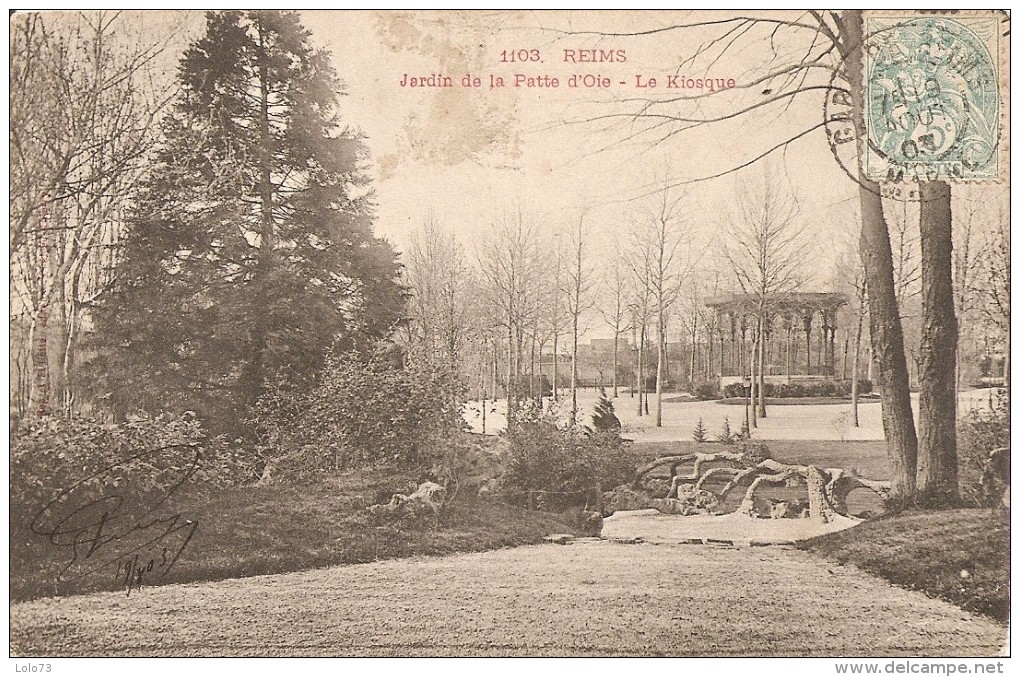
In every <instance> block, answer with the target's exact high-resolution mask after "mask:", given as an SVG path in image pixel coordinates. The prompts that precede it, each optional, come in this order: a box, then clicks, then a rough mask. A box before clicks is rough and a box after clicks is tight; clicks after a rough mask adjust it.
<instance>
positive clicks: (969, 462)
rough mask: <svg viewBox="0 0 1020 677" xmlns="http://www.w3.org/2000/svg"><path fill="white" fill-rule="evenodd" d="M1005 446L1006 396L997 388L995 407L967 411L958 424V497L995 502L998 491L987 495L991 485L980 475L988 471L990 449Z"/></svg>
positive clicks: (971, 501) (983, 503)
mask: <svg viewBox="0 0 1020 677" xmlns="http://www.w3.org/2000/svg"><path fill="white" fill-rule="evenodd" d="M1008 446H1009V397H1007V396H1006V394H1005V392H1004V391H1000V393H999V398H998V400H997V401H996V404H995V407H994V408H992V409H975V410H973V411H970V412H968V413H967V414H966V415H965V416H963V417H962V418H961V419H960V421H959V423H958V424H957V429H956V453H957V458H958V461H959V465H958V468H959V483H960V498H962V499H963V501H964V502H965V503H967V504H968V505H977V506H986V505H995V503H997V502H998V500H999V498H1000V496H1001V492H996V493H998V494H999V495H989V491H990V489H991V487H986V486H985V485H984V484H982V481H981V478H982V476H983V475H984V474H985V471H986V470H989V467H988V466H989V462H990V460H991V459H990V454H991V452H992V451H994V450H995V449H998V448H1000V447H1008ZM992 470H994V469H992ZM1008 477H1009V474H1008V470H1007V472H1006V478H1008Z"/></svg>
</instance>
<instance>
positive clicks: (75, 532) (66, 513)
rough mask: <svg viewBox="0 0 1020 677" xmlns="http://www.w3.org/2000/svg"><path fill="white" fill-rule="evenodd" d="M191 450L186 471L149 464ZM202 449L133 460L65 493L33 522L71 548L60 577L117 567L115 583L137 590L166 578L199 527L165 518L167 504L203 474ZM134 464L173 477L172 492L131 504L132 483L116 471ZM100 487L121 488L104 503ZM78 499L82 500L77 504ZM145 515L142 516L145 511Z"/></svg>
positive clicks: (65, 578) (139, 456)
mask: <svg viewBox="0 0 1020 677" xmlns="http://www.w3.org/2000/svg"><path fill="white" fill-rule="evenodd" d="M181 448H191V449H193V450H194V457H192V458H190V460H189V462H188V463H186V464H184V465H183V466H182V467H180V468H171V469H160V468H155V467H153V466H151V465H150V464H149V462H148V461H149V459H151V458H152V457H153V456H154V455H156V454H159V453H161V452H164V451H166V450H169V449H181ZM200 458H201V450H200V449H199V448H198V446H197V445H194V444H174V445H166V446H163V447H159V448H156V449H150V450H147V451H143V452H140V453H138V454H135V455H134V456H131V457H129V458H127V459H125V460H123V461H120V462H118V463H114V464H112V465H109V466H107V467H105V468H103V469H102V470H99V471H98V472H95V473H92V474H91V475H89V476H87V477H84V478H82V479H81V480H79V481H78V482H76V483H74V484H73V485H71V486H70V487H68V488H66V489H64V490H62V491H61V492H60V493H59V494H57V495H56V496H55V497H54V498H53V500H51V501H50V502H49V503H47V504H46V506H45V507H44V508H43V509H42V510H40V511H39V513H38V514H37V515H36V516H35V519H33V520H32V525H31V528H32V531H33V532H34V533H36V534H39V535H40V536H45V537H47V538H48V539H49V541H50V543H52V544H53V545H55V546H58V547H61V548H67V549H68V550H69V551H70V552H69V559H68V560H67V562H66V563H65V566H64V567H63V568H62V569H61V570H60V573H59V574H58V580H61V581H75V580H80V579H82V578H84V577H86V576H89V575H91V574H94V573H96V572H98V571H100V570H103V569H107V570H109V569H110V568H113V567H114V566H115V567H116V568H115V571H116V573H115V574H114V576H115V580H116V581H117V582H118V583H121V582H122V584H123V585H124V587H126V588H127V592H128V594H129V595H130V594H131V590H132V589H134V588H137V587H139V586H141V585H142V584H143V583H144V581H145V579H146V577H149V576H151V575H153V574H158V575H159V576H160V577H163V576H165V575H166V574H167V573H168V572H169V571H170V570H171V569H172V568H173V566H174V564H176V563H177V560H178V559H180V557H181V555H182V554H183V552H184V549H185V548H186V547H187V545H188V543H189V542H190V541H191V539H192V537H193V536H194V535H195V531H196V530H197V529H198V522H197V521H195V520H188V519H184V518H183V517H182V516H181V515H173V514H161V513H163V512H169V511H165V504H166V502H167V500H168V499H169V498H170V497H171V496H172V495H173V494H174V492H176V491H177V490H178V489H180V487H181V486H182V485H183V484H184V483H185V482H187V480H188V479H189V478H191V477H192V476H193V475H194V474H195V473H196V472H197V471H198V469H199V467H200V465H199V460H200ZM131 464H137V465H138V466H142V467H143V471H148V472H158V473H168V474H169V475H170V477H169V480H170V482H169V484H168V485H167V486H168V488H167V489H165V490H163V491H162V492H161V493H157V494H156V495H155V496H154V497H150V501H151V502H147V503H148V504H147V505H146V506H143V507H141V508H138V506H132V505H129V502H128V501H127V500H126V499H125V496H126V495H130V494H128V493H127V492H123V489H125V488H126V486H125V485H126V480H125V479H124V478H123V477H122V476H120V474H118V473H117V472H116V471H117V470H119V469H124V468H126V467H127V466H129V465H131ZM96 484H102V485H103V486H109V487H110V488H113V489H116V490H117V493H109V492H106V493H105V495H103V496H102V497H100V498H89V500H84V498H83V497H82V494H86V496H91V495H94V489H93V487H94V486H95V485H96ZM76 498H78V499H82V500H75V499H76ZM139 510H141V512H139Z"/></svg>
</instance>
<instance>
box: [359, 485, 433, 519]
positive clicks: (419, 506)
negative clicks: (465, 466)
mask: <svg viewBox="0 0 1020 677" xmlns="http://www.w3.org/2000/svg"><path fill="white" fill-rule="evenodd" d="M445 502H446V487H444V486H442V485H440V484H436V483H435V482H422V483H421V484H419V485H418V488H417V489H415V491H414V493H412V494H410V495H405V494H393V497H392V498H390V501H389V503H382V504H377V505H373V506H369V508H368V513H369V514H370V515H372V516H373V517H375V518H376V519H377V520H384V521H396V520H411V521H415V522H422V521H425V522H431V523H435V521H437V520H438V519H439V513H440V511H442V509H443V504H444V503H445Z"/></svg>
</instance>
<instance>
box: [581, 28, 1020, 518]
mask: <svg viewBox="0 0 1020 677" xmlns="http://www.w3.org/2000/svg"><path fill="white" fill-rule="evenodd" d="M692 29H697V30H713V31H714V32H715V34H714V35H713V36H712V37H711V38H709V39H705V40H703V41H702V42H701V43H700V44H699V45H697V46H696V47H695V48H693V49H691V50H690V51H688V52H686V53H687V54H688V55H689V56H688V57H687V58H686V59H683V60H681V61H680V62H679V63H678V64H677V69H676V70H677V71H678V72H679V71H680V70H681V69H686V70H692V69H696V68H699V67H700V68H706V67H711V66H712V65H714V64H717V63H718V62H719V61H720V60H722V59H724V58H725V57H726V55H727V54H730V53H732V52H734V51H736V50H739V49H744V48H746V47H747V46H748V45H750V44H758V45H763V46H765V49H764V52H763V53H762V54H761V58H760V59H759V60H758V61H757V64H756V66H754V67H753V68H752V70H751V71H750V72H748V73H745V74H744V75H743V77H742V78H741V79H740V84H738V85H736V86H735V87H733V88H730V89H728V90H726V92H725V93H724V97H720V96H718V95H719V94H720V93H719V92H706V93H698V94H691V95H682V94H681V95H674V96H657V97H641V96H638V97H633V98H631V99H628V102H629V103H630V104H631V105H632V107H631V108H630V109H629V110H622V111H619V112H613V113H608V114H602V115H595V116H592V117H589V118H587V119H585V120H583V121H582V122H583V123H585V124H592V125H596V124H600V125H603V126H604V127H605V128H606V129H608V130H610V131H612V130H621V133H622V140H623V141H627V142H633V141H639V142H642V141H643V142H645V143H647V144H650V145H656V144H659V143H664V142H667V141H675V140H676V139H677V138H679V137H680V136H681V135H683V134H684V133H685V132H687V131H689V130H692V129H697V128H701V127H704V126H707V125H726V124H731V123H733V122H734V121H739V120H744V119H746V120H756V121H757V122H759V123H761V122H762V121H763V119H764V120H765V122H766V124H767V123H768V121H769V120H776V119H779V117H781V116H782V115H783V114H784V113H785V112H786V111H788V110H789V109H790V108H791V107H792V106H793V105H794V104H795V102H801V101H805V102H810V101H812V99H815V100H816V101H817V98H816V97H824V99H825V100H826V101H831V102H836V103H838V104H839V105H840V106H841V107H842V109H843V110H842V111H841V112H840V114H838V115H832V116H826V117H825V118H824V119H820V120H818V121H817V122H815V123H813V124H805V125H803V126H798V128H796V129H794V130H792V131H791V130H790V129H789V127H784V126H779V125H777V126H776V129H777V130H779V131H778V139H777V140H776V142H775V143H771V144H770V145H768V147H767V148H765V149H764V150H762V151H761V152H756V153H754V154H752V156H751V157H749V158H747V159H742V160H739V161H737V162H736V163H735V164H734V165H733V166H731V167H729V168H728V169H725V170H723V171H721V172H716V173H714V174H708V175H705V176H701V177H696V178H695V179H693V180H709V179H713V178H716V177H719V176H723V175H725V174H728V173H732V172H734V171H738V170H739V169H741V168H743V167H746V166H749V165H751V164H753V163H755V162H758V161H759V160H761V159H762V158H765V157H768V156H770V155H772V154H774V153H785V152H787V150H789V149H790V148H791V147H792V145H793V144H795V143H797V142H798V141H800V140H801V139H803V138H805V137H807V136H809V135H811V134H812V133H815V132H817V131H818V130H823V129H824V130H825V131H826V134H827V136H828V140H829V144H830V146H831V147H832V148H833V149H834V150H837V149H838V148H845V149H849V150H851V151H855V152H856V158H855V159H853V160H852V161H851V162H849V163H847V162H841V164H843V166H844V167H845V168H846V169H847V173H848V174H849V175H850V177H851V178H852V179H853V180H854V181H855V182H856V183H857V186H858V189H857V194H858V197H859V200H860V208H861V211H860V213H861V221H862V229H861V238H860V244H859V246H860V250H861V257H862V260H863V261H864V267H865V272H866V277H867V287H868V291H869V293H868V304H869V313H868V316H869V318H870V319H869V329H870V335H871V352H872V355H873V358H874V360H875V363H876V365H877V367H878V372H879V381H880V384H881V392H882V422H883V427H884V429H885V435H886V442H887V448H888V452H889V458H890V463H891V465H892V471H893V488H892V494H893V497H894V500H893V503H894V504H895V503H904V502H908V501H911V500H913V498H914V496H915V491H916V481H915V480H916V478H915V475H916V470H917V432H916V429H915V427H914V420H913V414H912V411H911V405H910V383H909V374H908V371H907V365H906V355H905V352H904V347H903V328H902V324H901V322H900V318H899V313H898V307H897V303H896V294H895V282H894V275H893V257H892V248H891V245H890V240H889V230H888V227H887V224H886V220H885V215H884V213H883V211H882V192H881V187H880V186H879V184H878V183H877V182H876V181H872V180H870V179H869V178H867V176H865V174H864V172H863V171H862V165H861V162H862V160H863V158H864V148H865V145H864V144H865V143H866V127H865V124H864V111H865V101H864V80H863V52H864V49H865V35H864V28H863V18H862V13H861V10H847V11H841V12H837V11H805V12H801V13H798V14H793V13H791V14H790V15H788V16H784V17H774V16H772V17H770V16H754V15H738V16H730V17H726V18H719V17H709V18H706V19H704V20H693V21H686V22H680V23H675V24H670V25H660V26H654V27H651V28H648V29H645V30H639V31H634V32H632V33H606V32H598V33H597V35H599V36H609V35H612V36H614V37H616V38H618V39H622V38H625V37H628V36H635V37H637V36H644V35H648V34H650V33H669V32H676V33H681V34H682V33H683V32H685V31H688V30H692ZM1005 30H1008V28H1006V29H1005ZM562 33H564V34H566V35H577V34H578V32H577V31H562ZM789 45H797V46H798V48H795V49H784V48H782V46H789ZM708 96H712V97H713V103H714V105H712V106H708V105H705V104H706V103H707V102H706V101H705V99H706V97H708ZM723 98H726V99H727V100H728V101H729V102H730V105H729V106H728V107H727V106H724V105H723V103H722V101H723ZM811 105H814V104H813V103H812V104H811ZM619 142H620V140H616V141H611V142H609V144H608V146H613V145H616V144H617V143H619Z"/></svg>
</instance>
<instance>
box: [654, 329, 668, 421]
mask: <svg viewBox="0 0 1020 677" xmlns="http://www.w3.org/2000/svg"><path fill="white" fill-rule="evenodd" d="M665 344H666V321H665V320H664V319H663V318H662V312H661V311H660V313H659V362H658V364H657V365H656V366H655V427H656V428H661V427H662V381H663V368H664V365H665V362H666V345H665Z"/></svg>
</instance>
